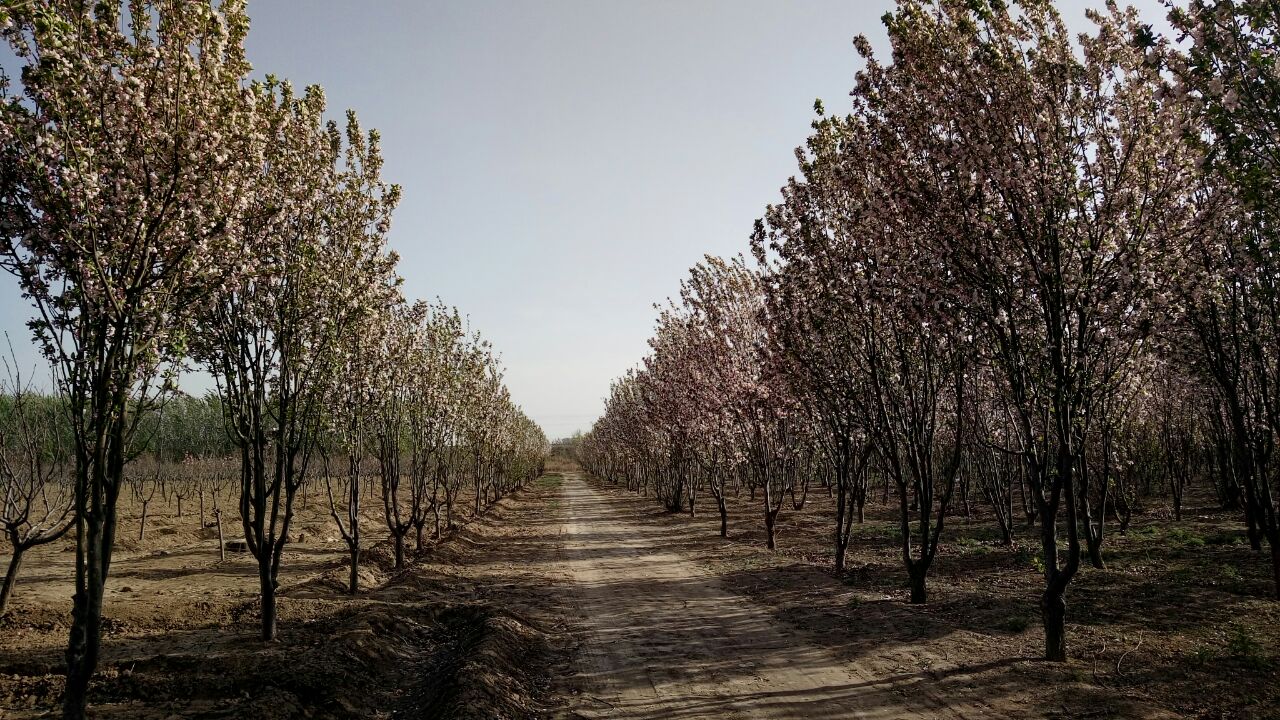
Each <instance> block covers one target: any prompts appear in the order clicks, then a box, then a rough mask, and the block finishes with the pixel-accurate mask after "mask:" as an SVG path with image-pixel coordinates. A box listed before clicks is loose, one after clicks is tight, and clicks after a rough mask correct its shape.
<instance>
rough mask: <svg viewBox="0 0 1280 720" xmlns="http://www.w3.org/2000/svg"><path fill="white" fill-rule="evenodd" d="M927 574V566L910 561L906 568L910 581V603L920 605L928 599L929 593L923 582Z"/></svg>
mask: <svg viewBox="0 0 1280 720" xmlns="http://www.w3.org/2000/svg"><path fill="white" fill-rule="evenodd" d="M928 574H929V573H928V566H926V565H924V564H923V563H912V565H911V567H909V568H908V569H907V576H908V578H910V582H911V604H912V605H922V604H924V603H925V602H927V601H928V599H929V593H928V590H927V589H926V588H925V584H924V583H925V578H926V577H927V576H928Z"/></svg>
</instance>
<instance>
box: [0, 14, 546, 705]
mask: <svg viewBox="0 0 1280 720" xmlns="http://www.w3.org/2000/svg"><path fill="white" fill-rule="evenodd" d="M248 29H249V24H248V17H247V15H246V14H245V7H244V1H243V0H221V1H219V2H213V0H203V1H200V2H190V1H185V0H184V1H183V2H173V1H170V0H156V1H154V2H137V3H135V2H130V3H127V4H125V3H122V2H120V1H119V0H116V1H114V2H111V1H108V2H96V3H83V2H77V1H73V0H41V1H39V2H30V1H27V0H2V1H0V34H2V36H3V38H4V41H5V42H6V43H7V44H8V46H9V47H10V48H11V49H12V51H13V52H14V53H15V54H16V56H17V58H18V60H19V62H20V63H21V64H22V70H21V74H20V77H19V78H18V79H17V80H16V81H15V80H14V79H11V78H8V77H0V265H3V267H4V269H5V270H7V271H9V272H10V273H12V274H13V275H14V276H15V277H16V279H17V280H18V283H19V284H20V286H21V289H22V292H23V295H24V297H25V299H26V300H27V301H29V303H30V306H31V307H32V309H33V312H34V317H33V319H32V321H31V323H30V326H31V328H32V331H33V335H34V338H35V340H36V342H37V343H38V344H39V346H40V348H41V349H42V350H43V351H44V354H45V356H46V357H47V358H48V359H49V361H50V363H51V366H52V368H53V371H54V376H55V378H56V381H57V389H58V398H57V399H55V400H52V401H49V400H43V399H40V398H38V397H36V396H33V395H32V394H30V392H29V388H28V387H27V386H25V385H24V384H23V383H21V382H18V383H16V387H12V388H7V389H6V390H7V392H6V393H5V395H6V403H7V404H8V407H7V408H6V418H5V419H6V422H7V423H9V425H8V427H7V428H6V430H5V434H4V438H5V443H4V449H5V458H6V460H5V464H4V468H5V470H4V476H3V482H4V483H5V487H4V491H3V493H0V494H2V495H3V497H4V498H5V506H4V514H5V523H6V529H9V530H10V537H11V539H12V541H13V544H14V551H15V556H14V557H15V561H16V560H17V559H18V558H19V557H20V555H21V552H22V551H23V550H25V549H26V548H27V547H30V545H31V544H33V543H36V542H41V541H46V540H49V539H51V538H53V537H56V536H57V535H58V534H60V533H62V532H71V533H73V534H74V537H75V545H76V572H75V594H74V597H73V600H72V628H71V633H70V640H69V644H68V648H67V654H66V658H67V665H68V675H67V685H66V693H65V700H64V714H65V717H68V718H81V717H84V715H85V708H86V699H87V698H86V693H87V689H88V686H89V681H90V678H91V677H92V675H93V672H94V668H95V667H96V665H97V663H98V658H99V651H100V638H101V633H102V606H103V593H104V587H105V583H106V579H107V575H108V571H109V569H110V566H111V556H112V550H113V548H114V545H115V537H116V533H117V519H118V516H117V504H118V501H119V499H120V495H121V492H122V491H123V490H125V489H126V488H131V490H130V491H132V492H135V493H138V492H142V493H144V494H145V492H146V490H145V487H144V488H142V489H139V488H138V486H137V485H136V484H134V485H131V484H130V483H129V480H130V479H133V480H136V472H134V471H131V470H130V469H129V468H130V465H131V463H132V462H133V461H134V460H135V458H136V456H137V455H138V454H139V453H145V452H152V453H153V457H152V459H153V460H155V461H159V462H175V461H178V459H179V458H178V454H179V453H181V455H182V458H184V459H186V460H184V461H186V462H192V463H196V462H202V461H207V460H209V458H212V457H217V456H218V455H219V454H222V453H226V452H227V451H229V452H230V456H231V458H232V461H233V467H234V468H235V476H234V477H235V483H236V484H237V485H238V492H237V493H235V500H236V504H237V505H238V509H239V515H240V520H241V525H242V528H243V531H244V537H245V542H246V544H247V545H248V549H249V550H250V552H252V554H253V556H254V557H255V558H256V560H257V563H258V570H259V573H258V574H259V580H260V583H259V585H260V593H261V621H262V638H263V639H264V640H271V639H273V638H274V637H275V634H276V622H275V612H276V611H275V608H276V603H275V596H276V588H277V578H278V574H279V570H280V565H281V560H282V552H283V550H284V547H285V545H286V543H287V542H288V540H289V536H290V533H289V531H290V522H291V520H292V519H293V510H294V502H295V496H296V495H297V494H298V492H299V490H300V489H301V488H303V487H304V485H305V482H304V481H305V479H306V478H307V477H308V476H309V474H315V468H316V467H317V465H322V466H324V468H325V469H326V470H328V469H329V468H330V467H331V462H332V461H334V460H338V459H341V460H340V461H339V463H338V464H339V467H338V468H336V469H334V470H333V472H332V473H330V472H324V473H322V474H323V475H324V477H325V482H326V483H328V484H329V488H328V491H329V495H330V497H331V498H332V499H333V507H334V512H333V516H334V519H335V521H337V523H338V525H339V526H340V528H341V530H342V535H343V537H344V539H345V540H346V542H347V544H348V546H349V548H350V550H351V560H352V566H353V567H352V578H353V580H352V588H351V589H352V590H353V591H354V590H356V586H355V578H356V573H355V570H356V567H355V566H356V564H357V562H358V560H359V552H360V548H361V534H360V527H359V523H358V517H359V504H360V499H361V492H360V491H361V488H362V487H363V485H362V483H361V474H362V468H364V467H365V466H366V462H365V461H366V460H367V459H368V458H375V459H376V461H377V462H376V465H377V478H378V481H379V483H380V488H381V492H380V496H381V499H382V502H383V504H384V510H385V518H386V524H387V529H388V531H389V533H390V535H391V538H392V540H393V542H394V544H395V547H396V557H397V562H398V563H402V562H403V556H404V543H405V537H406V536H407V535H408V534H409V532H410V531H411V529H416V530H417V531H418V532H419V534H420V533H421V528H422V526H423V524H424V523H425V522H426V516H427V513H435V512H437V511H438V508H439V502H440V501H441V497H440V493H444V494H445V496H446V497H445V498H444V499H443V501H444V502H445V504H446V505H447V506H448V507H449V508H450V509H451V508H452V501H453V499H454V498H455V497H456V493H457V488H458V487H459V486H460V484H461V483H462V482H464V478H465V481H466V482H470V483H473V484H474V487H475V492H476V503H477V508H479V505H480V504H482V503H488V502H492V501H493V500H495V499H496V498H498V497H500V496H501V495H502V494H503V493H504V492H507V491H509V490H511V489H513V488H515V487H517V486H519V485H520V484H522V483H524V482H526V481H528V480H529V479H531V478H532V477H534V476H536V474H537V473H538V471H539V468H540V465H541V462H542V458H543V457H544V455H545V449H546V440H545V438H544V437H543V435H542V432H541V431H540V430H539V429H538V428H537V426H536V425H534V424H533V423H532V422H531V421H530V420H529V419H528V418H527V417H525V416H524V415H523V413H521V411H520V409H519V408H518V407H516V406H515V405H514V404H513V403H512V402H511V400H510V398H509V396H508V393H507V391H506V389H505V387H504V385H503V380H502V372H501V369H500V368H499V365H498V362H497V360H496V358H495V357H494V356H493V354H492V353H491V352H490V349H489V346H488V344H487V343H486V342H484V341H483V340H481V339H480V338H479V337H478V336H477V335H475V334H474V333H473V332H471V331H470V329H469V328H468V327H467V323H466V322H465V320H464V319H463V317H462V316H461V315H460V314H459V313H458V312H457V311H456V310H454V309H452V308H450V307H446V306H444V305H440V304H426V303H421V302H410V301H408V300H406V299H405V298H404V297H403V295H402V292H401V289H400V287H401V280H400V278H399V277H398V275H397V273H396V265H397V258H396V255H395V254H394V253H393V252H391V251H390V250H389V249H388V247H387V242H386V236H387V232H388V230H389V227H390V223H391V216H392V212H393V210H394V208H395V206H396V205H397V203H398V202H399V200H400V194H401V193H400V188H399V187H398V186H396V185H391V184H388V183H386V182H385V181H384V180H383V179H382V176H381V171H382V165H383V159H382V153H381V149H380V146H379V137H378V134H377V133H376V132H365V131H364V130H362V129H361V127H360V124H359V122H358V121H357V118H356V115H355V113H354V112H348V113H347V115H346V119H345V122H344V123H336V122H332V121H329V120H327V119H326V118H325V112H326V104H325V97H324V93H323V91H322V90H321V88H319V87H318V86H311V87H307V88H306V89H304V90H302V91H301V92H297V91H295V89H294V88H293V87H292V86H291V85H290V84H289V83H288V82H287V81H284V80H281V79H278V78H276V77H274V76H270V75H268V76H266V78H265V79H264V80H253V79H251V67H250V64H249V62H248V59H247V58H246V57H245V54H244V50H243V46H244V39H245V36H246V34H247V32H248ZM190 366H195V367H198V368H200V369H202V370H204V371H205V372H207V373H208V374H209V375H211V376H212V377H213V378H214V381H215V383H216V392H215V393H214V395H215V398H214V399H213V400H211V401H210V404H209V407H211V408H216V414H215V415H214V416H213V417H210V416H208V414H207V413H206V414H205V415H204V416H201V417H198V418H195V419H190V422H184V423H177V424H176V427H177V429H176V430H175V432H178V433H185V434H190V435H192V436H199V438H201V439H200V440H198V441H197V440H195V439H194V438H193V439H192V440H191V445H190V446H188V447H186V448H182V447H180V446H178V447H175V446H174V445H173V444H172V443H169V444H168V445H166V449H164V450H160V449H159V448H157V447H155V446H152V445H150V443H153V442H156V440H155V439H154V438H152V433H151V432H150V429H154V428H155V427H159V428H161V429H162V430H163V429H164V428H168V427H171V426H174V425H175V424H174V423H172V422H171V419H172V417H173V416H172V415H166V413H167V412H170V409H171V408H173V407H176V406H175V405H174V404H172V402H171V400H172V398H173V396H174V395H175V394H176V393H177V387H176V382H177V378H178V376H179V374H180V372H181V371H182V370H183V369H184V368H186V367H190ZM50 402H52V403H53V405H54V406H55V408H56V410H57V412H56V413H55V415H56V416H57V417H58V418H59V422H62V423H63V425H62V428H63V430H62V431H60V432H58V433H56V434H48V433H45V432H44V429H43V428H42V427H41V424H40V423H41V422H42V414H41V412H40V407H41V406H42V405H44V406H46V407H45V409H46V410H47V409H48V407H47V406H48V405H49V403H50ZM43 417H44V419H45V420H47V419H48V417H47V414H46V415H45V416H43ZM215 428H216V429H215ZM219 433H221V437H219ZM54 437H56V438H58V439H62V440H65V445H58V446H54V445H51V444H50V443H49V442H47V441H48V440H50V439H51V438H54ZM224 440H225V442H224ZM166 442H167V441H166ZM181 442H185V440H183V441H179V443H181ZM155 453H159V455H163V457H156V456H154V454H155ZM188 456H190V457H189V459H188ZM343 465H345V467H343ZM61 469H65V476H64V475H63V473H62V471H61ZM55 470H56V471H55ZM131 472H134V475H131ZM64 477H65V478H66V480H65V481H64ZM64 482H65V483H66V485H64ZM63 490H65V491H66V497H67V502H66V504H65V505H64V504H60V503H59V502H58V500H57V497H58V495H59V492H61V491H63ZM152 491H154V490H152ZM433 522H434V521H433ZM15 565H16V562H15ZM15 570H16V567H15Z"/></svg>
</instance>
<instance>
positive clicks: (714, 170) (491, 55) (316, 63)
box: [0, 0, 1164, 437]
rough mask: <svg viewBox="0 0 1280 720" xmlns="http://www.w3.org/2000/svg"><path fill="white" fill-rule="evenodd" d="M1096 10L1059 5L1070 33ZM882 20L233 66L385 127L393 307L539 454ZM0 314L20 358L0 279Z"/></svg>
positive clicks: (369, 37) (304, 49) (703, 17)
mask: <svg viewBox="0 0 1280 720" xmlns="http://www.w3.org/2000/svg"><path fill="white" fill-rule="evenodd" d="M1101 2H1102V0H1097V1H1096V2H1094V1H1092V0H1090V1H1089V2H1086V1H1084V0H1070V1H1063V2H1060V3H1059V5H1060V7H1061V8H1062V11H1063V13H1064V15H1065V16H1066V17H1067V19H1068V21H1069V22H1071V24H1072V25H1073V26H1074V27H1077V28H1081V29H1083V28H1084V27H1086V22H1085V20H1084V8H1085V7H1088V6H1094V5H1100V4H1101ZM1134 4H1136V5H1137V6H1138V7H1139V8H1142V9H1143V10H1144V11H1145V12H1147V13H1148V14H1149V15H1150V16H1151V18H1152V20H1157V21H1158V20H1159V19H1160V18H1163V16H1164V12H1163V10H1161V9H1160V8H1159V2H1158V0H1138V1H1137V2H1135V3H1134ZM892 5H893V3H892V1H891V0H842V1H834V0H794V1H791V2H783V1H782V0H777V1H773V2H766V1H764V0H695V1H690V2H675V1H670V0H664V1H646V2H621V1H618V0H608V1H606V0H595V1H588V0H556V1H550V0H547V1H536V2H535V1H533V0H526V1H520V2H515V1H512V2H498V1H496V0H478V1H464V0H456V1H455V2H434V1H433V2H427V1H424V0H376V1H365V2H357V1H356V0H341V1H340V0H307V1H306V2H303V1H301V0H250V2H249V11H250V15H251V17H252V19H253V27H252V30H251V32H250V34H249V40H248V52H249V57H250V59H251V61H252V62H253V64H254V66H255V69H256V71H257V72H258V73H267V72H272V73H275V74H277V75H280V76H283V77H286V78H289V79H291V80H292V81H293V82H294V83H295V84H297V85H306V84H310V83H319V84H321V85H323V86H324V87H325V89H326V92H327V95H328V99H329V104H330V108H331V110H332V111H334V114H335V116H336V117H340V113H341V112H342V111H343V110H344V109H346V108H354V109H355V110H356V111H357V112H358V113H359V115H360V118H361V121H362V122H363V124H364V125H365V126H366V127H376V128H378V129H379V130H381V131H382V136H383V149H384V153H385V155H386V168H385V171H384V175H385V177H386V178H387V179H388V180H391V181H394V182H398V183H400V184H401V185H402V186H403V187H404V200H403V202H402V204H401V206H400V209H399V210H398V211H397V213H396V216H395V223H394V227H393V230H392V234H391V243H392V245H393V246H394V247H395V249H396V250H398V251H399V252H400V254H401V257H402V263H401V267H400V272H401V274H402V275H404V277H405V281H406V287H407V292H408V294H409V295H410V296H413V297H423V298H426V297H434V296H437V295H438V296H440V297H442V298H443V299H444V300H446V301H447V302H449V303H452V304H455V305H457V306H458V307H460V308H461V309H462V310H463V311H464V312H466V313H469V314H470V316H471V318H472V322H473V324H474V326H475V327H477V328H479V329H480V330H481V331H482V332H484V333H485V335H487V336H488V337H489V338H490V339H491V340H492V341H493V343H494V344H495V346H496V347H497V348H498V350H499V351H501V352H502V354H503V359H504V361H505V364H506V366H507V383H508V386H509V387H510V389H511V392H512V395H513V397H514V399H515V401H516V402H518V403H520V404H521V405H522V406H523V407H524V409H525V411H526V412H527V413H528V414H529V415H530V417H532V418H533V419H534V420H535V421H537V422H538V423H540V424H541V425H542V427H543V429H544V430H545V431H546V432H547V434H548V435H549V436H551V437H558V436H562V435H566V434H568V433H570V432H572V431H573V430H575V429H582V430H586V429H588V428H589V427H590V425H591V422H592V421H593V420H594V419H595V418H596V417H597V416H598V415H599V413H600V411H601V406H602V398H603V397H604V395H605V393H606V392H607V391H608V385H609V381H610V380H611V379H612V378H614V377H616V376H618V375H620V374H621V373H623V372H624V371H625V370H626V369H627V368H628V367H630V366H631V365H633V364H634V363H636V362H637V361H638V360H639V359H640V358H641V356H642V355H643V354H644V353H645V351H646V349H647V348H646V345H645V340H646V338H647V337H648V336H649V333H650V330H651V329H652V322H653V318H654V311H653V308H652V304H653V303H655V302H660V301H662V300H663V299H664V298H666V297H667V296H670V295H673V294H675V293H676V291H677V290H678V287H679V282H680V279H681V278H682V277H683V276H684V273H685V269H686V268H687V267H689V266H690V265H692V264H693V263H694V262H697V261H698V260H699V259H700V258H701V257H702V255H703V254H704V253H713V254H732V253H736V252H740V251H742V250H744V249H745V248H746V241H747V236H748V233H749V232H750V230H751V224H752V222H753V220H754V219H755V218H756V217H758V216H759V215H761V214H762V212H763V210H764V207H765V205H766V204H768V203H769V202H772V201H774V200H775V199H776V198H777V196H778V188H779V187H781V186H782V184H783V183H784V182H785V181H786V179H787V177H789V176H790V175H791V174H793V172H794V168H795V158H794V154H793V149H794V148H795V147H796V146H797V145H799V144H801V143H803V142H804V139H805V137H806V136H807V135H808V131H809V122H810V120H811V119H812V106H813V101H814V99H815V98H821V99H822V100H823V101H824V102H825V103H826V105H827V107H828V108H829V109H831V110H834V111H838V110H840V109H843V108H844V107H845V104H846V103H847V102H848V101H847V93H848V91H849V89H850V88H851V87H852V86H853V76H854V73H855V72H856V70H857V69H858V59H857V55H856V53H855V52H854V50H853V47H852V45H851V40H852V38H853V37H854V36H855V35H857V34H859V33H864V34H866V35H868V36H869V37H870V38H871V41H872V43H873V44H874V45H875V46H876V48H877V49H878V50H879V51H880V52H881V54H882V55H884V56H887V54H888V50H887V48H886V46H885V40H884V34H883V30H882V27H881V25H880V21H879V18H880V17H881V15H883V14H884V12H885V11H887V10H889V9H890V8H891V7H892ZM1160 24H1162V23H1160ZM0 308H3V310H0V329H3V330H7V331H8V332H10V334H11V335H13V338H14V344H15V346H17V347H18V349H19V354H20V355H21V356H23V359H24V360H27V361H28V362H34V354H33V353H31V352H29V351H27V342H26V340H27V333H26V330H25V328H24V327H23V322H24V321H25V318H26V317H27V314H28V312H27V308H26V306H25V304H23V303H22V301H21V300H20V299H19V297H18V292H17V289H16V286H15V284H14V283H13V281H12V279H10V278H8V277H7V276H5V277H3V278H0Z"/></svg>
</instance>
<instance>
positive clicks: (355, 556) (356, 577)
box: [347, 547, 360, 595]
mask: <svg viewBox="0 0 1280 720" xmlns="http://www.w3.org/2000/svg"><path fill="white" fill-rule="evenodd" d="M350 552H351V584H350V585H349V586H348V587H347V592H348V593H350V594H351V595H355V594H356V593H358V592H360V548H359V547H353V548H350Z"/></svg>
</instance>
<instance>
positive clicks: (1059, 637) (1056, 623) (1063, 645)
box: [1040, 583, 1067, 662]
mask: <svg viewBox="0 0 1280 720" xmlns="http://www.w3.org/2000/svg"><path fill="white" fill-rule="evenodd" d="M1053 585H1054V584H1053V583H1050V586H1049V587H1047V588H1045V591H1044V595H1043V596H1042V597H1041V598H1040V613H1041V615H1042V616H1043V618H1044V657H1045V659H1046V660H1048V661H1050V662H1066V660H1067V628H1066V623H1067V601H1066V599H1065V598H1064V597H1063V591H1062V590H1059V589H1057V588H1055V587H1053Z"/></svg>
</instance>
